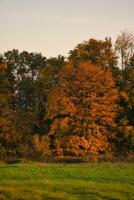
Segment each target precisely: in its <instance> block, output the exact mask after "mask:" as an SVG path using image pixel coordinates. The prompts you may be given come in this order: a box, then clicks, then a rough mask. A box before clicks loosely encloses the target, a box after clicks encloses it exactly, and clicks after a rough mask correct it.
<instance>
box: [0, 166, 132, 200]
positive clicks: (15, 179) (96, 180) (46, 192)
mask: <svg viewBox="0 0 134 200" xmlns="http://www.w3.org/2000/svg"><path fill="white" fill-rule="evenodd" d="M7 199H9V200H94V199H96V200H101V199H104V200H107V199H109V200H116V199H118V200H125V199H128V200H132V199H134V163H98V164H97V163H91V164H45V163H44V164H43V163H27V164H26V163H25V164H24V163H23V164H12V165H8V164H0V200H7Z"/></svg>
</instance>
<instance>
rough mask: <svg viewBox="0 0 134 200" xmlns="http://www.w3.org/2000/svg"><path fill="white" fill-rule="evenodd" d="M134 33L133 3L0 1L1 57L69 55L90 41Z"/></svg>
mask: <svg viewBox="0 0 134 200" xmlns="http://www.w3.org/2000/svg"><path fill="white" fill-rule="evenodd" d="M120 31H130V32H132V33H134V0H0V53H3V52H5V51H7V50H12V49H19V51H23V50H26V51H29V52H31V51H32V52H38V53H39V52H41V53H42V54H43V55H44V56H46V57H51V56H57V55H59V54H61V55H64V56H67V55H68V52H69V51H70V50H72V49H74V47H75V46H76V45H77V44H78V43H81V42H83V41H84V40H88V39H89V38H96V39H104V38H105V37H109V36H110V37H112V39H113V41H115V39H116V38H117V36H118V35H119V34H120Z"/></svg>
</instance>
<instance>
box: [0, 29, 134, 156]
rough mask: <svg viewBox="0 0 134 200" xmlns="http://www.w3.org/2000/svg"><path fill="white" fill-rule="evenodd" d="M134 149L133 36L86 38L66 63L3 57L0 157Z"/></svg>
mask: <svg viewBox="0 0 134 200" xmlns="http://www.w3.org/2000/svg"><path fill="white" fill-rule="evenodd" d="M133 150H134V38H133V35H132V34H131V33H128V32H121V34H120V35H119V36H118V37H117V40H116V42H115V45H113V44H112V41H111V38H105V39H104V40H96V39H89V40H88V41H84V42H83V43H80V44H78V45H77V46H76V47H75V48H74V49H73V50H71V51H70V52H69V56H68V57H66V58H65V57H64V56H62V55H59V56H57V57H51V58H46V57H44V56H42V55H41V54H40V53H29V52H27V51H23V52H19V51H18V50H15V49H13V50H12V51H7V52H5V53H4V54H1V56H0V158H1V159H3V158H17V157H24V158H45V157H55V156H56V157H57V156H59V157H61V156H62V157H80V156H82V157H84V156H88V155H92V156H97V157H101V156H102V155H112V156H113V155H122V156H128V157H131V156H132V155H133Z"/></svg>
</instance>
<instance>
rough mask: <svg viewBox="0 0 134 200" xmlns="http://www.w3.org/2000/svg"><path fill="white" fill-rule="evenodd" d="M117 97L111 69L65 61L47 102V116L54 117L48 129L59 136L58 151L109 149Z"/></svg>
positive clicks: (75, 151) (67, 152) (72, 152)
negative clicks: (75, 65)
mask: <svg viewBox="0 0 134 200" xmlns="http://www.w3.org/2000/svg"><path fill="white" fill-rule="evenodd" d="M117 97H118V93H117V90H116V89H115V86H114V81H113V79H112V74H111V72H110V71H108V70H104V69H102V68H99V67H97V66H95V65H91V64H89V63H81V64H80V65H79V66H77V67H73V66H72V65H71V64H68V65H66V66H65V68H64V69H63V73H61V75H60V81H59V84H57V86H55V87H54V88H53V89H52V90H51V91H50V94H49V98H48V102H47V108H48V113H47V117H49V118H51V119H55V120H53V123H52V126H51V131H50V133H51V134H53V135H55V139H56V137H57V136H58V141H60V142H59V143H58V145H57V146H58V148H59V149H60V153H61V152H62V153H64V154H69V153H70V154H75V155H80V154H84V153H86V152H88V151H95V152H99V151H107V150H108V149H110V144H109V138H110V137H112V135H113V132H112V129H113V127H115V122H114V118H115V117H116V101H117ZM56 116H57V117H56ZM60 117H61V118H60ZM57 133H59V134H58V135H57ZM56 151H57V150H56ZM57 152H58V151H57Z"/></svg>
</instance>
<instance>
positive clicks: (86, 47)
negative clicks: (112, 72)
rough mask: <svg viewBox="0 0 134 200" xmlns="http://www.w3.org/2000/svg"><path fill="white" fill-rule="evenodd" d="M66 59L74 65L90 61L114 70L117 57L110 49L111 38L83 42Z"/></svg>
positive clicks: (111, 48)
mask: <svg viewBox="0 0 134 200" xmlns="http://www.w3.org/2000/svg"><path fill="white" fill-rule="evenodd" d="M68 59H69V61H70V62H72V63H74V64H76V65H77V63H79V62H87V61H90V62H91V63H93V64H96V65H99V66H102V67H105V68H110V69H114V68H115V67H116V64H117V57H116V54H115V51H114V49H113V47H112V41H111V38H105V40H96V39H89V40H88V41H84V42H83V43H80V44H78V45H77V46H76V47H75V49H74V50H71V51H70V52H69V57H68Z"/></svg>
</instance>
